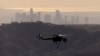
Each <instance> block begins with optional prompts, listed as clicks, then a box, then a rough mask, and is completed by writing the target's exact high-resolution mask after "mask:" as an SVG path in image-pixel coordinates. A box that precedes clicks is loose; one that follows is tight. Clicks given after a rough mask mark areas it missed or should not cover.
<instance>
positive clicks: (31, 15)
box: [30, 8, 34, 22]
mask: <svg viewBox="0 0 100 56" xmlns="http://www.w3.org/2000/svg"><path fill="white" fill-rule="evenodd" d="M33 20H34V13H33V9H32V8H30V22H33Z"/></svg>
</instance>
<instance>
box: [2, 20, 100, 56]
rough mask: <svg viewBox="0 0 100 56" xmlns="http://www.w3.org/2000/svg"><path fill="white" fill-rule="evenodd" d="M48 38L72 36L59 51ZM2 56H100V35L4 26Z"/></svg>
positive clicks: (60, 27) (69, 29)
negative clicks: (39, 37)
mask: <svg viewBox="0 0 100 56" xmlns="http://www.w3.org/2000/svg"><path fill="white" fill-rule="evenodd" d="M38 33H41V34H42V35H43V36H44V37H45V38H46V37H50V36H51V35H52V34H70V35H71V36H70V37H66V38H68V42H67V43H65V44H64V43H61V44H60V46H59V48H56V45H55V44H54V43H53V42H52V41H42V40H39V39H38V38H36V36H37V34H38ZM0 56H100V31H95V32H92V33H91V32H88V31H87V30H86V29H85V28H77V27H76V28H75V27H69V26H63V25H53V24H44V23H41V22H37V23H12V24H5V25H2V26H0Z"/></svg>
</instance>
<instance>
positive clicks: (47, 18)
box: [44, 15, 51, 23]
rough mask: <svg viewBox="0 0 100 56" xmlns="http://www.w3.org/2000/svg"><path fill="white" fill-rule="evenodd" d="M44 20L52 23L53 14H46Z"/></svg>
mask: <svg viewBox="0 0 100 56" xmlns="http://www.w3.org/2000/svg"><path fill="white" fill-rule="evenodd" d="M44 22H46V23H51V15H45V16H44Z"/></svg>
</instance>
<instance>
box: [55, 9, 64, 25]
mask: <svg viewBox="0 0 100 56" xmlns="http://www.w3.org/2000/svg"><path fill="white" fill-rule="evenodd" d="M54 23H56V24H61V23H62V15H61V13H60V11H59V10H56V13H55V18H54Z"/></svg>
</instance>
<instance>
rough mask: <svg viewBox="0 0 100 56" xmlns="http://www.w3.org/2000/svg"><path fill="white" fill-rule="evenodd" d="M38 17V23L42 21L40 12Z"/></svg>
mask: <svg viewBox="0 0 100 56" xmlns="http://www.w3.org/2000/svg"><path fill="white" fill-rule="evenodd" d="M37 16H38V21H41V12H38V14H37Z"/></svg>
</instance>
